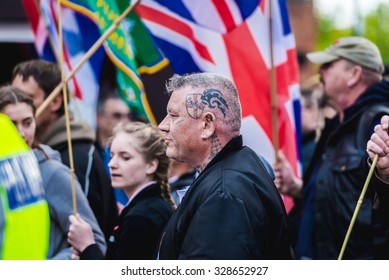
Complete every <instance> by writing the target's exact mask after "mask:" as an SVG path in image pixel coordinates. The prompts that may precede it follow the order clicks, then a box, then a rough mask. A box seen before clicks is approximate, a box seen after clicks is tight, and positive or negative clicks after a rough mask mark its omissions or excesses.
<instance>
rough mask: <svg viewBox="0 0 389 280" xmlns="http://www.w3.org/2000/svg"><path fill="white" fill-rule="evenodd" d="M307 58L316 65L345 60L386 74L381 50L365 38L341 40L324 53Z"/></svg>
mask: <svg viewBox="0 0 389 280" xmlns="http://www.w3.org/2000/svg"><path fill="white" fill-rule="evenodd" d="M307 58H308V60H309V61H311V62H313V63H316V64H324V63H329V62H332V61H335V60H337V59H340V58H344V59H347V60H349V61H351V62H354V63H355V64H358V65H361V66H363V67H366V68H368V69H370V70H373V71H375V72H377V73H380V74H382V73H383V72H384V64H383V62H382V58H381V53H380V51H379V49H378V48H377V46H376V45H375V44H373V43H372V42H371V41H369V40H368V39H366V38H363V37H344V38H340V39H338V40H336V41H335V42H334V43H333V44H332V45H331V46H329V47H328V48H326V49H325V50H324V51H321V52H311V53H308V54H307Z"/></svg>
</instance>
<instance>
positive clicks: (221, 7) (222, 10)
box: [212, 0, 235, 32]
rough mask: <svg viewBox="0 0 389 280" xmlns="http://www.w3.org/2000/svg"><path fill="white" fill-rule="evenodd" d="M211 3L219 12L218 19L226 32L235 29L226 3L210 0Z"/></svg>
mask: <svg viewBox="0 0 389 280" xmlns="http://www.w3.org/2000/svg"><path fill="white" fill-rule="evenodd" d="M212 2H213V5H215V7H216V9H217V11H218V12H219V17H220V18H221V19H222V21H223V23H224V26H225V29H226V30H227V32H228V31H230V30H232V29H233V28H234V27H235V21H234V18H233V17H232V15H231V12H230V9H229V8H228V6H227V4H226V2H224V1H220V0H212Z"/></svg>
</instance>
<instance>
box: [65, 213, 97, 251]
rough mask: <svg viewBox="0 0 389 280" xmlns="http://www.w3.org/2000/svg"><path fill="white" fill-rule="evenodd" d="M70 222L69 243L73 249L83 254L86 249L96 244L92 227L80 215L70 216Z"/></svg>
mask: <svg viewBox="0 0 389 280" xmlns="http://www.w3.org/2000/svg"><path fill="white" fill-rule="evenodd" d="M69 221H70V226H69V232H68V242H69V244H70V245H71V246H72V247H73V249H75V250H76V251H78V252H79V253H81V252H83V251H84V250H85V248H86V247H88V246H89V245H91V244H95V243H96V242H95V238H94V236H93V231H92V228H91V226H90V225H89V224H88V223H87V222H85V221H84V220H83V219H82V218H81V216H80V215H79V214H77V215H76V216H74V215H70V216H69Z"/></svg>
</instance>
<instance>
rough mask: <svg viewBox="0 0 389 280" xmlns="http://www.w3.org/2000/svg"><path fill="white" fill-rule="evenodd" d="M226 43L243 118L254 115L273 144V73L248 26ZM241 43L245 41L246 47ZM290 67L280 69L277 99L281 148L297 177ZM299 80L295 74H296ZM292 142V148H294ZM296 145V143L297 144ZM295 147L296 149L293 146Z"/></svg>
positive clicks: (286, 199) (287, 203) (290, 203)
mask: <svg viewBox="0 0 389 280" xmlns="http://www.w3.org/2000/svg"><path fill="white" fill-rule="evenodd" d="M223 39H224V42H225V44H226V50H227V53H228V58H229V62H230V66H231V73H232V76H233V78H234V81H235V83H236V86H237V88H238V91H239V96H240V100H241V104H242V115H243V117H246V116H249V115H253V116H254V117H255V119H256V120H257V122H258V123H259V124H260V125H261V127H262V129H263V130H264V131H265V133H266V134H267V137H268V138H269V139H271V141H273V139H272V138H273V135H272V119H271V101H270V71H269V69H267V66H266V64H265V62H264V60H263V58H262V55H261V53H260V51H259V50H258V47H257V44H256V43H255V41H254V38H253V37H252V35H251V32H250V30H249V28H248V26H247V23H244V24H242V25H240V26H239V27H237V28H236V29H235V30H234V31H232V32H230V33H229V34H226V35H224V36H223ZM241 42H245V43H244V44H242V43H241ZM289 67H290V66H289V65H288V64H282V65H279V66H278V67H277V68H276V74H277V77H278V80H277V93H278V95H277V98H278V100H277V101H278V118H279V119H278V124H279V131H280V133H279V142H280V148H281V149H282V150H283V151H284V152H285V155H286V157H287V158H288V159H289V160H290V162H291V164H292V166H293V169H294V171H295V174H297V158H298V157H297V149H296V145H295V143H296V142H295V141H293V139H291V138H290V135H295V131H293V125H292V123H291V122H290V119H289V117H288V114H287V111H286V110H285V109H284V106H285V102H287V101H289V100H290V96H289V92H288V89H289V85H290V84H291V80H290V78H289V75H288V73H289V72H290V71H289ZM293 76H294V77H293V78H295V75H293ZM291 143H292V147H291ZM293 143H294V144H293ZM293 145H294V146H293ZM283 199H284V204H285V208H286V210H287V212H289V211H290V210H291V209H292V207H293V205H294V203H293V199H292V198H291V197H289V196H283Z"/></svg>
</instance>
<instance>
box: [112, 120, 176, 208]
mask: <svg viewBox="0 0 389 280" xmlns="http://www.w3.org/2000/svg"><path fill="white" fill-rule="evenodd" d="M122 132H124V133H127V134H131V135H132V136H134V137H135V138H136V139H137V141H134V142H135V143H132V144H133V147H134V148H135V149H136V150H137V151H138V152H139V153H141V154H142V155H143V157H144V159H145V161H146V162H150V161H152V160H153V159H157V160H158V167H157V169H156V171H155V173H154V179H155V180H157V181H159V182H160V183H161V195H162V197H163V198H164V199H165V200H166V201H167V202H168V203H169V204H170V205H171V206H172V208H173V209H175V208H176V205H175V203H174V201H173V199H172V197H171V196H170V186H169V184H168V171H169V164H170V159H169V158H168V157H167V155H166V144H165V141H164V136H163V134H162V132H161V131H160V130H159V129H158V127H156V126H154V125H152V124H149V123H143V122H125V123H119V124H117V125H116V126H115V128H114V130H113V135H112V137H111V138H110V141H109V144H110V145H111V143H112V140H113V139H114V138H115V137H116V135H117V134H119V133H122Z"/></svg>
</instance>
